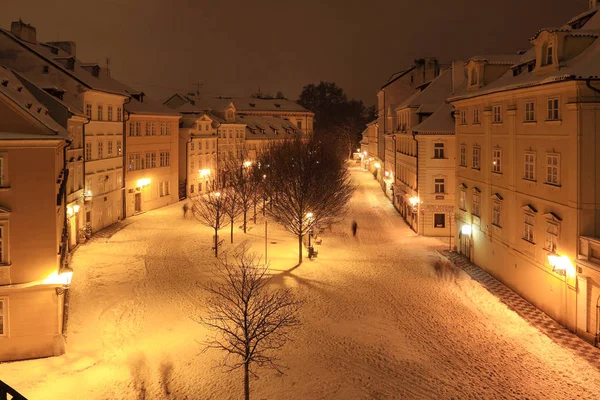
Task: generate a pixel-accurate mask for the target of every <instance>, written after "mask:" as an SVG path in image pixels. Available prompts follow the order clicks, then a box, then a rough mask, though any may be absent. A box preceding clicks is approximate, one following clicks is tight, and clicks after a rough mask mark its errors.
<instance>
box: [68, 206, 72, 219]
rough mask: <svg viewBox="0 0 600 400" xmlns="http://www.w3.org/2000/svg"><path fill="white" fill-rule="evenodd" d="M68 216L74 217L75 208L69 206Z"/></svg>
mask: <svg viewBox="0 0 600 400" xmlns="http://www.w3.org/2000/svg"><path fill="white" fill-rule="evenodd" d="M67 215H68V216H69V217H72V216H73V207H71V206H67Z"/></svg>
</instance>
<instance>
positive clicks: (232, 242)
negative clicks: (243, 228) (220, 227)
mask: <svg viewBox="0 0 600 400" xmlns="http://www.w3.org/2000/svg"><path fill="white" fill-rule="evenodd" d="M231 243H233V218H231Z"/></svg>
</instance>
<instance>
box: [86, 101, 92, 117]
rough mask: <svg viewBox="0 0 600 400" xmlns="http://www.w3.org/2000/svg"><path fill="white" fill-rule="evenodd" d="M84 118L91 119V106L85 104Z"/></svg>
mask: <svg viewBox="0 0 600 400" xmlns="http://www.w3.org/2000/svg"><path fill="white" fill-rule="evenodd" d="M85 116H86V117H88V118H92V105H91V104H90V103H85Z"/></svg>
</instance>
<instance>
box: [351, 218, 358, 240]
mask: <svg viewBox="0 0 600 400" xmlns="http://www.w3.org/2000/svg"><path fill="white" fill-rule="evenodd" d="M357 229H358V224H357V223H356V221H352V236H354V237H356V230H357Z"/></svg>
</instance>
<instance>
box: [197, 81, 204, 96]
mask: <svg viewBox="0 0 600 400" xmlns="http://www.w3.org/2000/svg"><path fill="white" fill-rule="evenodd" d="M200 86H204V84H202V83H200V82H196V96H200Z"/></svg>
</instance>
